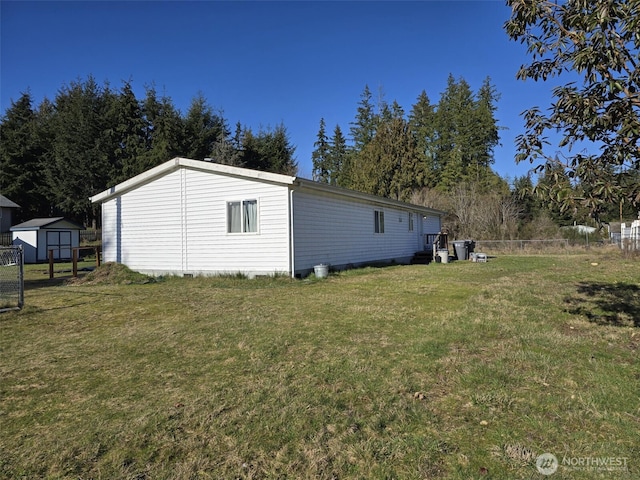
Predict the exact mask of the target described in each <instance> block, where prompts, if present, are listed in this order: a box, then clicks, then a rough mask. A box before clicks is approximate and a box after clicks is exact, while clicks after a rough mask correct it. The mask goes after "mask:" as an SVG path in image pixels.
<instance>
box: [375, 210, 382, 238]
mask: <svg viewBox="0 0 640 480" xmlns="http://www.w3.org/2000/svg"><path fill="white" fill-rule="evenodd" d="M373 231H374V232H375V233H384V212H383V211H381V210H374V212H373Z"/></svg>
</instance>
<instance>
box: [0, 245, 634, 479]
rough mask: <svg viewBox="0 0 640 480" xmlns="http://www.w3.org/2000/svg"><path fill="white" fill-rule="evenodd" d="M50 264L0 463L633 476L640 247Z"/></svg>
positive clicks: (169, 471) (195, 470)
mask: <svg viewBox="0 0 640 480" xmlns="http://www.w3.org/2000/svg"><path fill="white" fill-rule="evenodd" d="M43 269H45V267H42V266H32V267H28V268H27V272H26V275H27V282H26V283H27V288H28V290H27V291H26V294H25V308H24V309H23V310H22V311H21V312H9V313H4V314H1V315H0V432H1V433H0V478H74V479H79V478H81V479H88V478H95V479H100V478H102V479H111V478H122V479H126V478H129V479H173V478H176V479H183V478H185V479H186V478H203V479H208V478H211V479H235V478H240V479H245V478H314V479H315V478H319V479H350V478H353V479H371V478H376V479H377V478H397V479H427V478H454V479H457V478H459V479H475V478H491V479H514V478H515V479H518V478H540V479H542V478H553V479H556V478H558V479H560V478H571V479H574V478H577V479H581V478H583V479H590V478H607V479H621V478H622V479H624V478H628V479H632V478H634V479H635V478H640V434H639V432H640V361H639V353H640V262H639V261H638V260H637V259H636V260H633V259H624V258H623V257H622V256H620V254H619V253H618V252H617V251H611V250H606V251H597V250H591V251H589V252H587V253H582V254H571V255H568V254H564V255H556V256H553V255H549V256H499V257H497V258H493V259H490V261H489V262H488V263H469V262H456V263H453V264H448V265H443V264H431V265H428V266H424V265H414V266H395V267H388V268H366V269H361V270H352V271H349V272H344V273H341V274H335V275H331V276H330V277H329V278H328V279H326V280H324V281H316V280H313V279H309V280H302V281H300V280H290V279H288V278H274V279H255V280H246V279H241V278H231V277H228V278H192V279H188V278H184V279H182V278H165V279H161V280H159V281H155V282H147V283H145V282H144V281H143V280H144V279H143V278H140V277H131V278H128V277H126V278H124V279H122V278H116V274H115V273H114V272H111V273H107V274H102V275H101V276H100V275H98V276H97V278H96V279H95V281H94V282H78V283H67V282H65V281H62V280H54V281H49V280H48V279H47V277H46V275H43V273H42V270H43ZM127 278H128V279H127ZM542 453H552V454H554V455H555V456H556V457H557V459H558V461H559V462H560V465H559V467H558V470H557V471H556V473H554V474H553V475H552V476H549V477H547V476H544V475H542V474H540V473H539V472H538V470H537V468H536V458H537V457H538V455H540V454H542Z"/></svg>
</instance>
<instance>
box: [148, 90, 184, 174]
mask: <svg viewBox="0 0 640 480" xmlns="http://www.w3.org/2000/svg"><path fill="white" fill-rule="evenodd" d="M142 113H143V118H144V128H145V152H144V153H143V154H142V156H141V158H140V160H139V164H140V168H141V169H142V170H143V171H144V170H148V169H149V168H153V167H155V166H157V165H160V164H161V163H163V162H166V161H167V160H170V159H172V158H174V157H177V156H186V152H185V151H184V150H183V145H184V143H185V141H184V135H185V133H184V125H183V121H182V118H181V117H180V113H179V112H178V111H177V110H176V108H175V107H174V105H173V102H172V100H171V98H169V97H168V96H166V95H165V96H163V97H162V98H160V99H158V97H157V93H156V91H155V89H154V88H153V87H150V88H147V91H146V97H145V99H144V101H143V102H142Z"/></svg>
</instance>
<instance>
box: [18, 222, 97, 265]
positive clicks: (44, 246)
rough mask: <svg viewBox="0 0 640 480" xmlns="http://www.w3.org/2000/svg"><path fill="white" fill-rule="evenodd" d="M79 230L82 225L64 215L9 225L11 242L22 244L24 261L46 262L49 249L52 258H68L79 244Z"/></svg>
mask: <svg viewBox="0 0 640 480" xmlns="http://www.w3.org/2000/svg"><path fill="white" fill-rule="evenodd" d="M80 230H84V227H83V226H82V225H80V224H79V223H76V222H73V221H71V220H67V219H66V218H64V217H55V218H34V219H33V220H29V221H27V222H24V223H20V224H18V225H14V226H13V227H11V232H12V236H13V241H12V243H13V244H14V245H22V248H23V250H24V263H38V262H46V261H47V260H48V259H49V250H53V258H54V260H68V259H71V256H72V249H73V248H77V247H79V246H80Z"/></svg>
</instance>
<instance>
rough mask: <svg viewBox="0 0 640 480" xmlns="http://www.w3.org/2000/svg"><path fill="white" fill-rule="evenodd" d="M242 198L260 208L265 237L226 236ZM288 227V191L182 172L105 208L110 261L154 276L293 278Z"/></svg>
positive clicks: (107, 258)
mask: <svg viewBox="0 0 640 480" xmlns="http://www.w3.org/2000/svg"><path fill="white" fill-rule="evenodd" d="M239 193H240V194H241V195H242V196H243V197H244V198H247V199H252V200H255V201H256V207H257V206H258V205H259V213H258V216H259V218H257V224H259V225H260V227H259V234H254V235H235V234H234V235H230V234H228V233H227V229H228V220H227V205H228V203H229V201H234V199H237V198H238V194H239ZM118 202H120V205H118ZM118 224H119V226H118ZM288 226H289V223H288V189H287V187H286V186H283V185H275V184H271V183H266V182H260V181H256V180H251V179H244V178H238V177H234V176H230V175H220V174H212V173H210V172H205V171H200V170H192V169H189V168H179V169H177V170H174V171H171V172H169V173H167V174H165V175H164V176H161V177H158V178H155V179H154V180H152V181H150V182H149V183H146V184H143V185H141V186H139V187H138V188H135V189H133V190H131V191H128V192H126V193H124V194H122V195H121V196H120V197H116V198H114V199H111V200H109V201H107V202H105V203H104V204H103V243H104V244H103V249H104V259H105V261H119V262H121V263H124V264H125V265H127V266H129V267H130V268H132V269H134V270H137V271H142V272H146V273H151V274H165V273H174V274H184V273H191V274H196V275H197V274H204V275H206V274H219V273H237V272H241V273H246V274H249V275H253V274H263V273H264V274H268V273H274V272H287V271H288V269H289V241H288V239H289V229H288ZM247 228H249V229H252V228H254V227H253V226H250V225H249V226H248V227H247ZM255 228H256V229H257V228H258V227H257V225H256V227H255Z"/></svg>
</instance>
